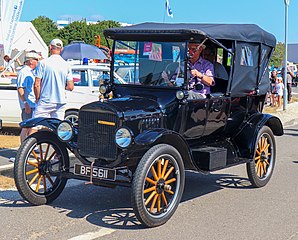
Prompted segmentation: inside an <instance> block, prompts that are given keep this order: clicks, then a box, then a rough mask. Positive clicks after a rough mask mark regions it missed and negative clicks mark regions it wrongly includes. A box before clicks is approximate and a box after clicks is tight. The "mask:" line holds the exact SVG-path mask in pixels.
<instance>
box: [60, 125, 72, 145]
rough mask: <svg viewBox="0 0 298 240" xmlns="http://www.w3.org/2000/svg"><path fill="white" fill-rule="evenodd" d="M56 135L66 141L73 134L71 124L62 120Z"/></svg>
mask: <svg viewBox="0 0 298 240" xmlns="http://www.w3.org/2000/svg"><path fill="white" fill-rule="evenodd" d="M57 135H58V137H59V138H60V140H61V141H63V142H67V141H69V140H70V139H71V138H72V136H73V130H72V125H71V123H70V122H68V121H62V122H60V123H59V125H58V128H57Z"/></svg>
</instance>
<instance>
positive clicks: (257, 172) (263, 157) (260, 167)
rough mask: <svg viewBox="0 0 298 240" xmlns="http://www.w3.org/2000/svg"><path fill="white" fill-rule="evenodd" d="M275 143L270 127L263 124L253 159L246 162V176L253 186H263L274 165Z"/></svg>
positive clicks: (267, 180) (269, 176)
mask: <svg viewBox="0 0 298 240" xmlns="http://www.w3.org/2000/svg"><path fill="white" fill-rule="evenodd" d="M275 153H276V144H275V138H274V135H273V133H272V131H271V129H270V128H269V127H267V126H263V127H262V128H261V130H260V132H259V133H258V137H257V140H256V144H255V154H254V160H253V161H251V162H249V163H247V164H246V170H247V174H248V178H249V180H250V182H251V184H252V185H253V186H254V187H257V188H259V187H264V186H265V185H266V184H267V183H268V182H269V180H270V178H271V176H272V173H273V169H274V165H275V156H276V155H275Z"/></svg>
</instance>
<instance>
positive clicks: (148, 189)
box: [144, 186, 156, 194]
mask: <svg viewBox="0 0 298 240" xmlns="http://www.w3.org/2000/svg"><path fill="white" fill-rule="evenodd" d="M154 190H156V187H155V186H153V187H151V188H147V189H145V190H144V194H146V193H149V192H152V191H154Z"/></svg>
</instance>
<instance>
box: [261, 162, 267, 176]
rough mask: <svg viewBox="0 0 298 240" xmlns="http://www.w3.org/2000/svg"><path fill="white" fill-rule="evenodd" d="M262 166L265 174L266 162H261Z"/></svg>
mask: <svg viewBox="0 0 298 240" xmlns="http://www.w3.org/2000/svg"><path fill="white" fill-rule="evenodd" d="M262 166H263V170H264V174H266V171H267V170H266V163H265V162H263V163H262Z"/></svg>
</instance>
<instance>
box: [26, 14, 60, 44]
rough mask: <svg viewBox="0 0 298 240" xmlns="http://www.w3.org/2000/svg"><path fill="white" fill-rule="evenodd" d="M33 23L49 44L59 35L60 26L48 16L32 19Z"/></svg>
mask: <svg viewBox="0 0 298 240" xmlns="http://www.w3.org/2000/svg"><path fill="white" fill-rule="evenodd" d="M31 23H32V24H33V26H34V27H35V28H36V30H37V31H38V33H39V34H40V36H41V37H42V39H43V40H44V42H45V43H46V44H47V45H48V44H49V43H50V41H51V40H52V39H53V38H56V37H57V35H58V28H57V26H56V24H55V23H54V22H53V21H52V20H51V19H49V18H48V17H45V16H39V17H37V18H35V19H34V20H32V21H31Z"/></svg>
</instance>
